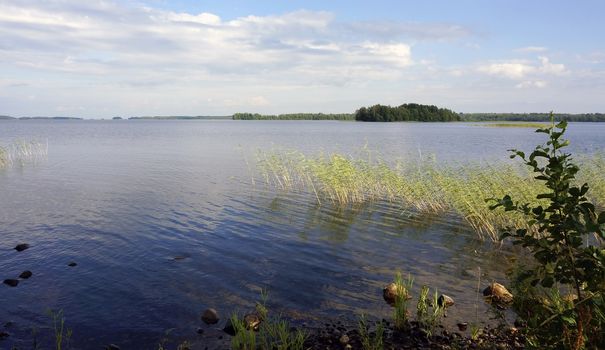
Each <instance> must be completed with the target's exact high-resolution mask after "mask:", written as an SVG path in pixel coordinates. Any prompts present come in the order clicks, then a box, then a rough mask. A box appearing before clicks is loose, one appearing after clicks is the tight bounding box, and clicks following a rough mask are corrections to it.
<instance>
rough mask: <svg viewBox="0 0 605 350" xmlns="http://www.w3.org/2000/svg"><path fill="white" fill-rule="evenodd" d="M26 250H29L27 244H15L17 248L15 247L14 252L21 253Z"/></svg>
mask: <svg viewBox="0 0 605 350" xmlns="http://www.w3.org/2000/svg"><path fill="white" fill-rule="evenodd" d="M28 248H29V244H27V243H21V244H17V246H16V247H15V250H16V251H18V252H22V251H24V250H25V249H28Z"/></svg>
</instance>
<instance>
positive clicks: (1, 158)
mask: <svg viewBox="0 0 605 350" xmlns="http://www.w3.org/2000/svg"><path fill="white" fill-rule="evenodd" d="M47 155H48V143H41V142H37V141H23V140H18V141H15V142H12V143H10V144H8V145H7V146H0V169H2V168H7V167H10V166H12V165H14V164H20V165H23V164H25V163H27V162H35V161H38V160H40V159H44V158H45V157H46V156H47Z"/></svg>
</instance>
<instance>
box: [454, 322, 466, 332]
mask: <svg viewBox="0 0 605 350" xmlns="http://www.w3.org/2000/svg"><path fill="white" fill-rule="evenodd" d="M456 326H458V329H459V330H460V332H464V331H465V330H466V328H467V327H468V322H460V323H457V324H456Z"/></svg>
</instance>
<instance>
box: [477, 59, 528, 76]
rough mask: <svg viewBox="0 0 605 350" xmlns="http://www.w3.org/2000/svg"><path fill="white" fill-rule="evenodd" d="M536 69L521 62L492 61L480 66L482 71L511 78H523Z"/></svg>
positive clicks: (479, 69)
mask: <svg viewBox="0 0 605 350" xmlns="http://www.w3.org/2000/svg"><path fill="white" fill-rule="evenodd" d="M534 70H535V67H533V66H531V65H529V64H526V63H520V62H505V63H491V64H488V65H483V66H480V67H479V68H478V71H479V72H481V73H486V74H489V75H495V76H501V77H505V78H510V79H522V78H524V77H525V76H526V75H527V74H529V73H531V72H533V71H534Z"/></svg>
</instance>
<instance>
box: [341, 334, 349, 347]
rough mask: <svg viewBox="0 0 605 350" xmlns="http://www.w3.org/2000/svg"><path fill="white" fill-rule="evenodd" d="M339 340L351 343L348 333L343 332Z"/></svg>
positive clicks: (343, 342) (343, 343) (344, 343)
mask: <svg viewBox="0 0 605 350" xmlns="http://www.w3.org/2000/svg"><path fill="white" fill-rule="evenodd" d="M338 341H339V342H340V344H342V345H346V344H349V341H350V339H349V336H348V335H346V334H343V335H342V337H340V339H338Z"/></svg>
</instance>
